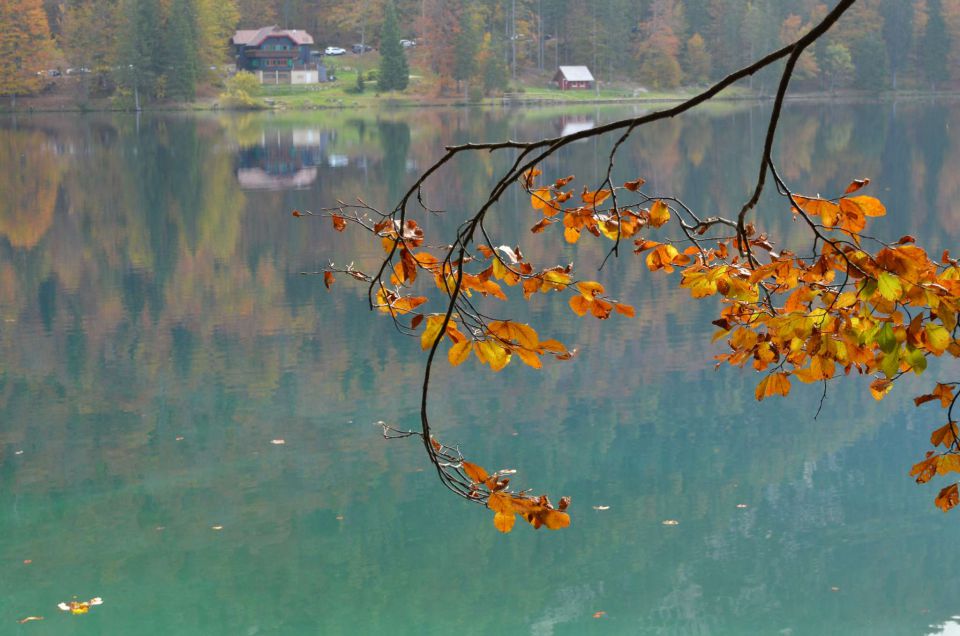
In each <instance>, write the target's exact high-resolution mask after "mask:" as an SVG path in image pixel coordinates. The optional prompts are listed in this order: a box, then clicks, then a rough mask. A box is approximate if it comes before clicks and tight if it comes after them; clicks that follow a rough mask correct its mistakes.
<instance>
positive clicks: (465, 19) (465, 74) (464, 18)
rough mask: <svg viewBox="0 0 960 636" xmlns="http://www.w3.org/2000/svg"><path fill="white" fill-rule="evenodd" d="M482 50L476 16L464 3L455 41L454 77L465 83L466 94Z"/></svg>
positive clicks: (459, 82)
mask: <svg viewBox="0 0 960 636" xmlns="http://www.w3.org/2000/svg"><path fill="white" fill-rule="evenodd" d="M479 51H480V32H479V31H478V29H477V24H476V16H475V15H474V13H473V12H472V11H470V9H469V8H468V5H467V4H466V3H464V6H463V9H462V10H461V13H460V30H459V32H458V33H457V37H456V40H455V41H454V53H455V55H456V59H455V61H454V65H453V79H455V80H457V83H458V85H459V84H463V90H464V94H466V92H467V86H469V84H470V79H471V78H473V76H474V75H476V74H477V53H478V52H479Z"/></svg>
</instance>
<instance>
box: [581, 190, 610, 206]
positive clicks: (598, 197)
mask: <svg viewBox="0 0 960 636" xmlns="http://www.w3.org/2000/svg"><path fill="white" fill-rule="evenodd" d="M609 196H610V190H596V191H594V192H588V191H587V190H586V189H584V191H583V194H582V195H580V197H581V198H582V199H583V202H584V203H586V204H587V205H592V206H594V207H596V206H598V205H600V204H601V203H603V202H604V201H606V200H607V197H609Z"/></svg>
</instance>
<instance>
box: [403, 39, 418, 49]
mask: <svg viewBox="0 0 960 636" xmlns="http://www.w3.org/2000/svg"><path fill="white" fill-rule="evenodd" d="M416 45H417V41H416V40H400V46H402V47H403V48H405V49H409V48H410V47H411V46H416Z"/></svg>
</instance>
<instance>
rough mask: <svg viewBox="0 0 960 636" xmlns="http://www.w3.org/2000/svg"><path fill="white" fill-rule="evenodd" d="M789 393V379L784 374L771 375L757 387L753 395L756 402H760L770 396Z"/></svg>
mask: <svg viewBox="0 0 960 636" xmlns="http://www.w3.org/2000/svg"><path fill="white" fill-rule="evenodd" d="M788 393H790V379H789V378H788V377H787V374H786V373H771V374H770V375H768V376H766V377H765V378H763V379H762V380H760V384H758V385H757V389H756V391H754V395H755V396H756V398H757V400H760V401H762V400H763V399H764V398H767V397H770V396H771V395H783V396H785V395H787V394H788Z"/></svg>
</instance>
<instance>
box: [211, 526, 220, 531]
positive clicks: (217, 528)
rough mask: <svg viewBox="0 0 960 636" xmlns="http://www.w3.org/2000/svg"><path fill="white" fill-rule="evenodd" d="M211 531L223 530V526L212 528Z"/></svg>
mask: <svg viewBox="0 0 960 636" xmlns="http://www.w3.org/2000/svg"><path fill="white" fill-rule="evenodd" d="M210 529H211V530H223V526H210Z"/></svg>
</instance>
